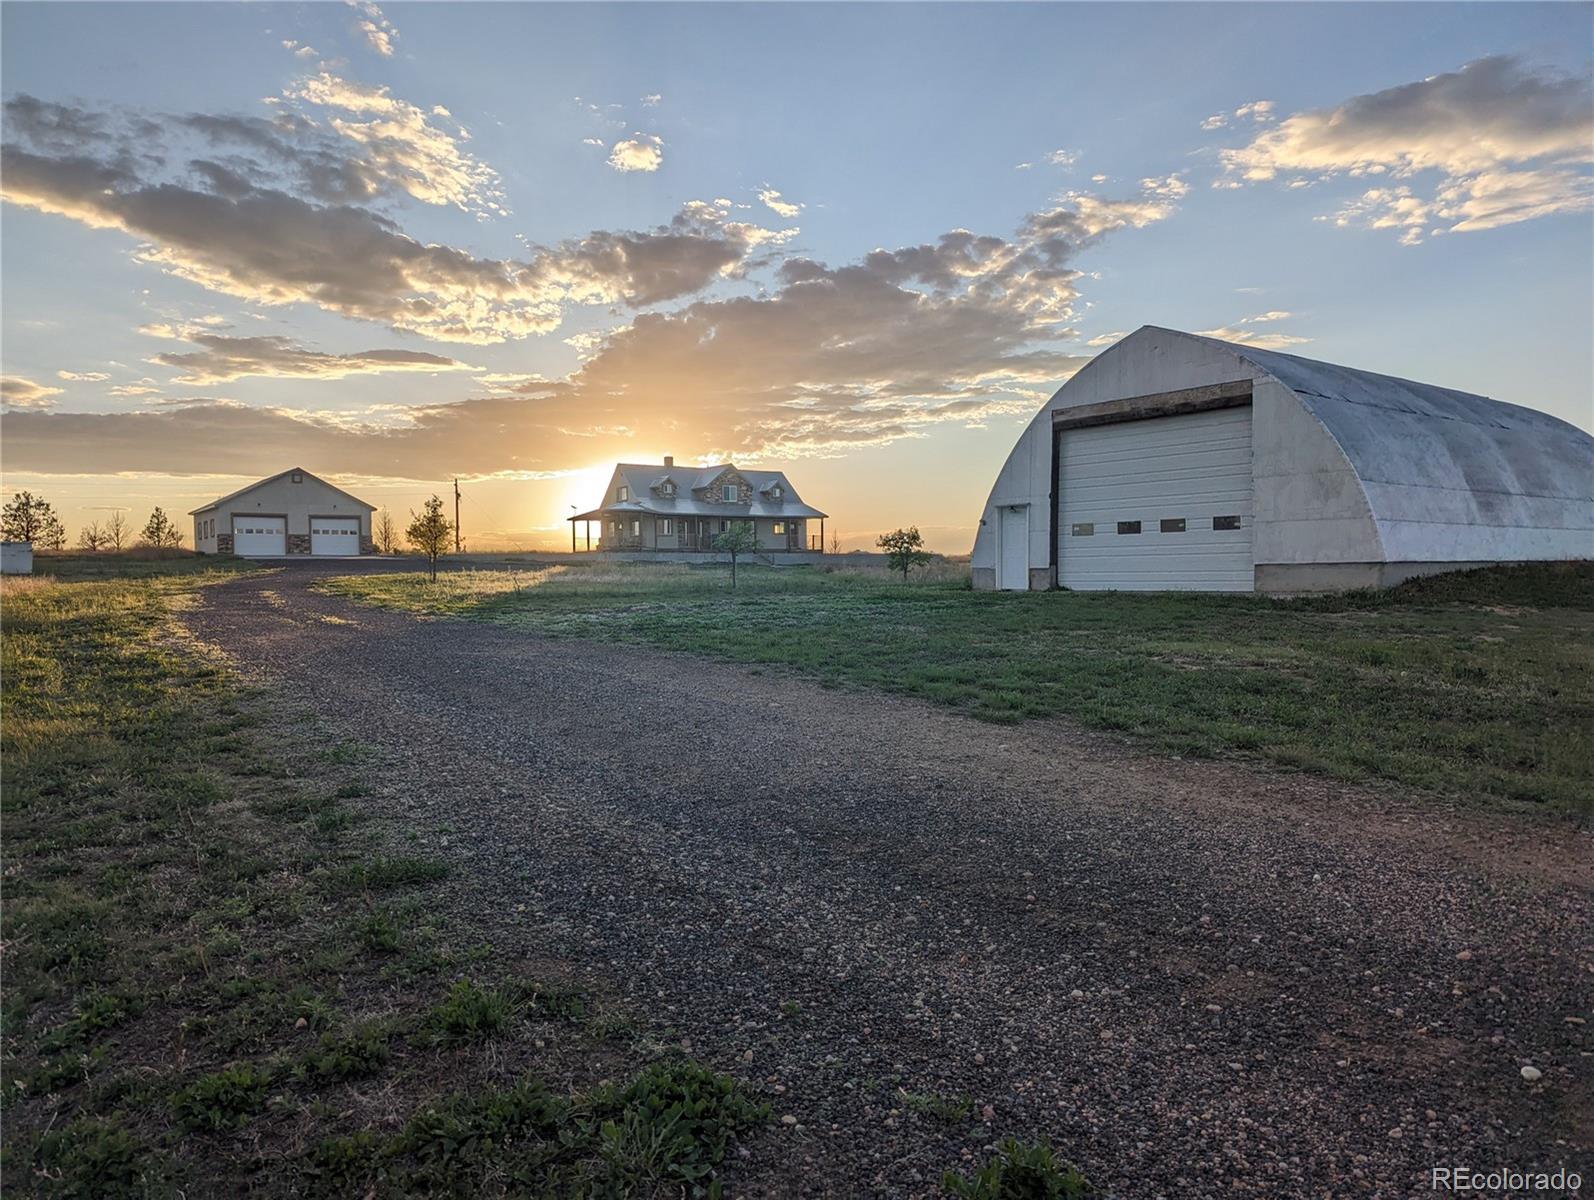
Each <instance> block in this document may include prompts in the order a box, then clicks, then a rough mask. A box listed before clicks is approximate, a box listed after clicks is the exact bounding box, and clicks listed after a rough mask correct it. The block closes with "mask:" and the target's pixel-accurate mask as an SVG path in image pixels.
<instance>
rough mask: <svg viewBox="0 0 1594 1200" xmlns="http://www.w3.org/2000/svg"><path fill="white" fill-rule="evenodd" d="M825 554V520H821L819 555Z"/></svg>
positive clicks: (821, 518)
mask: <svg viewBox="0 0 1594 1200" xmlns="http://www.w3.org/2000/svg"><path fill="white" fill-rule="evenodd" d="M824 552H825V519H824V518H823V517H820V518H819V553H821V554H823V553H824Z"/></svg>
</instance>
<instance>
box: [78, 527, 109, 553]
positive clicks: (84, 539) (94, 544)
mask: <svg viewBox="0 0 1594 1200" xmlns="http://www.w3.org/2000/svg"><path fill="white" fill-rule="evenodd" d="M107 544H108V543H107V542H106V540H105V532H104V530H102V529H101V528H100V523H99V522H98V521H90V522H89V523H88V524H87V525H85V526H83V532H82V533H80V534H78V535H77V547H78V549H79V550H88V551H90V552H91V553H92V552H94V551H96V550H103V549H105V547H106V545H107Z"/></svg>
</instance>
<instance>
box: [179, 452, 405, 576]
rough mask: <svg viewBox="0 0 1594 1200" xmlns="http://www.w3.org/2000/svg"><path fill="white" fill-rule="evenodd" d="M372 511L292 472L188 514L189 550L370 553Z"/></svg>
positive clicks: (254, 554) (253, 554) (264, 554)
mask: <svg viewBox="0 0 1594 1200" xmlns="http://www.w3.org/2000/svg"><path fill="white" fill-rule="evenodd" d="M375 507H376V506H375V505H372V504H367V503H366V502H365V501H364V500H361V499H360V498H359V497H357V496H351V495H349V493H348V492H345V491H344V490H343V489H342V488H335V487H333V486H332V485H331V484H330V483H328V482H327V481H326V480H324V479H320V478H318V477H316V476H314V475H312V474H310V472H309V471H306V470H304V469H303V468H302V467H294V468H293V469H292V470H291V471H284V472H283V473H282V474H280V475H273V476H272V477H271V478H270V479H262V480H261V481H260V482H259V483H252V484H250V485H249V486H248V487H246V488H241V489H240V490H238V491H236V492H234V493H232V495H230V496H223V497H222V498H221V499H220V500H216V501H214V502H212V503H210V504H207V505H205V507H204V508H196V509H194V511H193V512H192V513H190V514H189V515H190V516H192V517H193V518H194V548H195V549H196V550H198V551H199V552H200V553H201V554H237V555H240V556H242V557H244V558H277V557H285V556H287V555H292V554H321V555H329V556H346V555H354V554H374V553H376V547H375V545H373V544H372V542H371V513H372V512H373V511H374V510H375Z"/></svg>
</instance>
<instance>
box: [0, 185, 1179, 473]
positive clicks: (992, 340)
mask: <svg viewBox="0 0 1594 1200" xmlns="http://www.w3.org/2000/svg"><path fill="white" fill-rule="evenodd" d="M1172 211H1173V208H1172V205H1171V204H1170V203H1169V202H1167V201H1163V200H1157V199H1154V198H1146V197H1140V198H1131V199H1124V200H1115V199H1111V198H1104V197H1099V196H1093V195H1084V194H1079V195H1072V196H1069V197H1065V198H1064V199H1063V200H1061V201H1059V202H1058V203H1057V204H1055V205H1054V206H1051V207H1049V208H1047V209H1045V210H1042V211H1039V212H1035V213H1031V214H1029V215H1028V216H1027V217H1026V218H1025V219H1024V220H1023V221H1022V222H1021V223H1020V224H1019V227H1018V228H1017V229H1016V230H1015V231H1014V232H1013V233H1012V234H1011V235H1010V236H1006V237H1003V236H997V235H992V234H978V233H974V232H971V231H968V230H961V229H960V230H951V231H949V232H947V233H945V234H943V235H941V236H940V237H938V238H935V239H933V240H931V241H927V242H924V243H919V244H914V245H908V246H901V247H897V248H895V249H879V250H875V251H872V252H870V253H869V254H866V255H864V256H862V257H861V258H859V259H857V260H856V261H853V262H850V263H846V264H843V265H840V266H831V265H828V264H825V263H822V262H818V261H814V260H812V259H807V258H792V259H788V260H787V261H786V262H784V263H783V264H782V265H781V266H780V268H779V269H778V270H777V271H776V273H775V275H774V278H773V281H772V284H771V287H770V289H769V290H768V291H767V292H766V293H763V294H760V295H757V296H738V297H731V298H715V299H697V300H694V301H692V302H690V303H688V304H686V305H684V306H683V307H680V308H678V309H675V310H671V311H647V312H640V313H637V314H636V315H635V316H634V317H633V318H632V319H631V320H630V321H629V322H628V323H627V324H625V325H624V326H623V327H622V328H619V329H614V330H609V331H607V332H604V333H601V334H594V335H589V336H587V337H585V338H582V339H578V340H580V341H581V342H582V347H581V348H582V349H583V352H584V356H583V361H582V363H581V365H580V366H579V367H578V368H577V369H576V370H575V371H574V372H573V373H572V374H570V375H569V376H568V377H566V378H564V379H559V380H545V379H541V378H538V377H536V376H530V375H527V376H525V377H515V374H514V373H513V372H499V373H494V374H492V375H489V376H484V377H483V378H482V381H481V386H482V388H483V389H484V391H486V392H487V393H488V394H485V395H481V396H479V397H478V398H474V399H468V400H463V401H460V402H458V403H451V404H439V405H434V406H422V407H416V408H412V409H408V410H404V411H403V412H401V413H394V412H384V413H381V414H365V415H356V416H355V417H352V418H350V417H340V418H338V419H337V420H333V419H331V418H328V417H324V416H318V415H315V414H311V413H304V412H294V411H290V410H286V409H269V410H267V409H260V408H253V407H242V406H236V405H229V404H224V403H221V402H217V401H207V402H204V403H196V404H190V405H188V406H187V407H185V408H183V409H182V410H181V420H180V422H179V421H178V419H177V418H176V417H175V416H174V415H173V414H172V413H171V412H169V411H167V410H165V409H156V410H154V411H150V412H138V413H112V414H60V419H58V420H57V419H53V418H52V419H50V420H42V419H33V420H24V421H22V422H21V423H20V424H19V423H16V422H15V421H14V420H13V421H12V422H11V423H10V424H8V426H7V454H8V461H9V462H13V463H15V464H17V469H27V470H35V471H40V472H46V473H50V472H62V471H69V470H70V471H81V470H98V471H115V470H122V469H128V464H135V465H137V467H138V469H142V470H156V471H169V472H176V473H185V472H186V473H191V472H194V471H196V470H197V469H199V467H198V464H201V463H202V464H203V465H204V466H203V469H205V470H207V471H235V472H238V473H241V474H248V473H252V472H263V471H264V470H265V469H266V468H267V467H268V466H269V465H270V463H272V462H276V461H280V460H283V459H287V460H291V461H295V462H303V463H304V465H305V466H307V467H309V468H310V469H311V470H316V469H318V468H319V469H324V470H328V471H335V472H340V473H350V474H372V475H383V476H388V477H402V478H414V479H431V478H436V477H438V476H439V475H440V474H451V473H453V472H455V471H458V472H459V473H461V474H463V475H483V474H490V473H495V472H526V471H563V470H569V469H571V468H573V467H576V466H581V465H585V464H587V463H590V462H592V461H593V460H594V459H601V458H608V457H619V456H623V455H626V454H635V453H638V452H640V451H639V447H644V446H657V445H660V444H663V445H669V446H674V447H683V448H685V449H683V450H680V451H679V452H681V453H687V452H690V453H694V454H732V455H737V456H740V457H742V458H744V459H748V460H752V459H755V458H757V457H760V456H763V457H771V456H777V455H778V456H782V457H800V456H804V455H829V454H836V453H839V452H841V451H843V450H845V449H847V448H849V447H854V446H859V445H868V444H883V443H887V442H891V441H894V440H898V439H902V438H913V437H921V436H924V435H925V434H926V433H927V432H928V431H929V430H931V429H934V428H937V427H941V426H945V425H948V424H953V425H969V424H977V423H979V422H981V421H985V420H989V419H992V418H995V417H1001V416H1013V417H1027V416H1029V415H1032V414H1033V413H1034V412H1035V411H1036V410H1037V409H1038V408H1039V406H1040V405H1041V404H1042V403H1044V401H1045V398H1046V397H1047V396H1048V395H1049V394H1050V393H1051V392H1052V391H1053V390H1054V389H1055V388H1056V386H1057V384H1058V383H1060V382H1061V381H1062V380H1063V379H1066V378H1067V377H1068V376H1069V375H1070V374H1071V373H1072V372H1073V371H1074V370H1076V369H1077V368H1078V367H1079V366H1080V365H1081V364H1082V363H1083V362H1084V361H1085V360H1084V359H1083V358H1082V357H1080V356H1079V355H1078V354H1077V353H1075V352H1074V351H1072V350H1070V349H1069V348H1068V342H1069V340H1070V339H1071V338H1072V337H1073V332H1072V330H1071V329H1070V327H1069V322H1070V321H1071V319H1072V318H1073V315H1074V312H1075V308H1076V305H1077V302H1078V297H1079V292H1078V288H1079V286H1080V282H1081V280H1082V279H1083V275H1082V272H1081V269H1080V267H1079V266H1078V263H1077V260H1078V258H1079V257H1080V256H1081V255H1082V254H1083V253H1085V252H1086V251H1088V250H1090V249H1091V248H1092V247H1094V246H1096V245H1098V244H1099V243H1100V242H1101V241H1102V240H1103V239H1105V238H1107V237H1109V236H1111V235H1113V234H1115V233H1118V232H1120V231H1127V230H1131V229H1134V228H1140V227H1144V226H1146V225H1149V224H1151V223H1153V222H1156V221H1160V220H1163V219H1165V218H1166V217H1168V216H1169V215H1171V213H1172ZM677 221H678V222H681V223H683V224H687V225H689V224H690V223H692V222H694V221H696V222H707V223H710V225H712V226H717V227H721V228H723V227H724V226H725V225H727V224H729V223H730V222H729V214H728V211H727V210H726V209H724V208H722V207H718V206H715V205H710V204H708V203H706V202H697V203H696V204H693V205H688V206H687V207H686V208H685V209H684V210H683V212H682V214H681V215H680V216H679V217H678V218H677ZM599 257H600V259H601V258H602V255H601V254H600V256H599ZM564 261H566V262H568V261H570V260H569V259H568V258H567V259H565V260H564ZM593 269H594V270H595V271H597V273H598V275H599V276H600V277H602V276H606V275H607V274H608V272H609V267H607V266H606V265H604V264H603V263H602V262H601V261H600V262H599V263H597V264H596V265H595V266H594V268H593ZM632 269H633V270H636V269H637V264H633V266H632ZM643 274H647V272H644V273H643ZM24 415H25V416H34V414H24ZM44 415H45V414H39V416H44ZM179 429H180V431H181V437H180V438H179V437H178V436H177V431H178V430H179Z"/></svg>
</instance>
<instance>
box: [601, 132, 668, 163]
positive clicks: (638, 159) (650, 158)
mask: <svg viewBox="0 0 1594 1200" xmlns="http://www.w3.org/2000/svg"><path fill="white" fill-rule="evenodd" d="M663 163H664V139H663V138H661V137H656V136H655V135H653V134H651V133H634V134H632V135H631V136H630V137H628V138H626V139H625V140H624V141H619V142H616V143H615V144H614V149H612V150H610V151H609V165H610V166H611V167H613V168H614V169H615V170H616V171H657V170H658V169H659V167H660V166H662V165H663Z"/></svg>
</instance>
